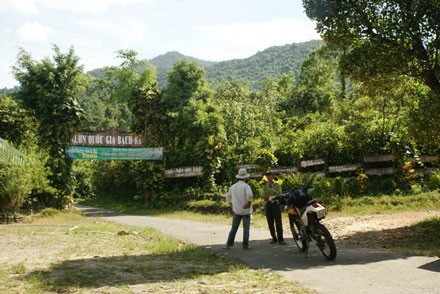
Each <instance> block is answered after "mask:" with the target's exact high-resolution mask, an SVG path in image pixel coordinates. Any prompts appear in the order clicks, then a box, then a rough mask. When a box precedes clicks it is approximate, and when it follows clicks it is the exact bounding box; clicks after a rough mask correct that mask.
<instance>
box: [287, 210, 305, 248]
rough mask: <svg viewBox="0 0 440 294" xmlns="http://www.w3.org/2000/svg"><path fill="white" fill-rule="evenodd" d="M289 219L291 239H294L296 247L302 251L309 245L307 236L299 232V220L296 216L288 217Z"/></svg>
mask: <svg viewBox="0 0 440 294" xmlns="http://www.w3.org/2000/svg"><path fill="white" fill-rule="evenodd" d="M289 220H290V231H291V232H292V236H293V240H294V241H295V244H296V246H297V247H298V249H299V250H300V251H302V252H305V251H306V250H307V248H308V247H309V243H308V242H307V236H304V234H303V233H302V232H301V222H300V220H299V218H298V217H296V218H294V217H289Z"/></svg>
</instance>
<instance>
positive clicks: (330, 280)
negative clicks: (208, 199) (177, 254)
mask: <svg viewBox="0 0 440 294" xmlns="http://www.w3.org/2000/svg"><path fill="white" fill-rule="evenodd" d="M76 206H77V208H78V209H80V210H81V211H82V212H83V214H84V215H86V216H89V217H101V218H103V219H106V220H108V221H112V222H116V223H120V224H124V225H128V226H134V227H152V228H155V229H157V230H158V231H161V232H163V233H165V234H167V235H170V236H173V237H175V238H177V239H179V240H181V241H184V242H186V243H192V244H196V245H198V246H203V247H206V248H210V249H211V250H213V251H215V252H218V253H219V254H225V255H228V256H231V257H233V258H237V259H239V260H240V261H242V262H243V263H245V264H246V265H248V266H250V267H252V268H258V269H267V270H270V271H272V272H274V273H277V274H279V275H281V276H282V277H284V278H285V279H286V280H287V281H295V282H298V283H301V284H303V285H304V286H305V287H307V288H309V289H313V290H315V291H316V292H317V293H323V294H336V293H338V294H345V293H347V294H351V293H356V294H370V293H375V294H395V293H406V294H412V293H414V294H419V293H420V294H422V293H423V294H424V293H429V294H440V259H439V258H438V257H426V256H413V255H404V254H398V253H391V252H388V251H385V250H374V249H366V248H359V247H355V246H349V245H343V244H338V242H337V241H336V246H337V249H338V256H337V257H336V259H335V260H334V261H330V262H329V261H327V260H326V259H325V258H324V257H323V256H322V255H321V253H320V252H319V251H318V249H317V248H316V246H314V245H312V246H311V247H310V250H309V254H308V257H307V258H305V255H304V253H302V252H300V251H298V249H297V248H296V246H295V243H294V241H293V240H292V238H290V237H288V235H287V234H286V236H285V240H286V243H287V245H278V244H277V245H272V244H269V241H270V235H269V232H268V230H263V229H256V228H253V227H252V225H251V232H250V247H252V250H249V251H245V250H242V247H241V241H242V232H243V231H242V228H241V227H240V229H239V231H238V232H237V236H236V244H235V246H233V247H231V249H230V250H228V251H225V250H223V246H224V244H225V243H226V239H227V235H228V233H229V229H230V226H229V225H222V224H213V223H206V222H195V221H187V220H176V219H168V218H162V217H153V216H135V215H127V214H122V213H118V212H115V211H112V210H107V209H101V208H94V207H87V206H82V205H76ZM439 246H440V244H439Z"/></svg>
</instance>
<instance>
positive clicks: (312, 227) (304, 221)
mask: <svg viewBox="0 0 440 294" xmlns="http://www.w3.org/2000/svg"><path fill="white" fill-rule="evenodd" d="M312 188H313V186H310V187H294V188H291V189H289V190H286V191H283V193H281V194H280V195H278V196H277V197H276V199H275V200H276V201H278V203H279V204H280V205H286V206H287V214H288V216H289V224H290V230H291V232H292V236H293V240H294V241H295V244H296V246H297V247H298V249H299V250H300V251H302V252H305V254H306V257H307V255H308V250H309V246H310V243H312V242H313V243H314V244H315V245H316V246H317V247H318V249H319V251H321V253H322V255H324V257H325V258H326V259H327V260H334V259H335V258H336V245H335V241H334V240H333V237H332V235H331V234H330V232H329V230H328V229H327V228H326V227H325V226H324V225H323V224H321V220H323V219H324V218H325V216H326V215H327V209H326V208H325V207H324V206H322V205H321V204H320V203H318V202H317V201H316V200H314V199H313V198H312V197H310V195H309V190H310V189H312Z"/></svg>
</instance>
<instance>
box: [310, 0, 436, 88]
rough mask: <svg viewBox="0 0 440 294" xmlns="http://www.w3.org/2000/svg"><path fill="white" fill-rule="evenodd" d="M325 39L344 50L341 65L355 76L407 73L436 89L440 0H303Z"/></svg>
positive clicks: (358, 77) (360, 77)
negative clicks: (439, 0)
mask: <svg viewBox="0 0 440 294" xmlns="http://www.w3.org/2000/svg"><path fill="white" fill-rule="evenodd" d="M303 5H304V7H305V11H306V14H307V16H308V17H309V18H311V19H312V20H314V21H316V23H317V30H318V32H319V33H320V34H321V36H322V38H323V39H324V41H326V42H327V43H328V44H334V45H337V46H340V47H341V48H342V49H343V50H344V55H343V62H342V66H343V67H344V69H345V71H346V72H347V73H348V74H350V75H351V76H352V77H355V78H357V79H359V80H364V79H365V78H367V79H368V78H370V77H374V76H377V75H383V76H385V75H389V74H394V75H401V74H403V75H410V76H413V77H415V78H416V79H418V80H421V81H423V83H424V84H425V85H426V86H428V87H429V88H430V89H432V90H433V91H434V92H435V93H437V94H439V93H440V82H439V76H440V66H439V65H440V64H439V63H440V59H439V58H438V50H439V46H440V45H439V36H438V32H439V31H440V22H439V21H438V20H439V19H440V2H438V1H426V0H412V1H408V0H394V1H391V0H382V1H365V0H354V1H340V0H303Z"/></svg>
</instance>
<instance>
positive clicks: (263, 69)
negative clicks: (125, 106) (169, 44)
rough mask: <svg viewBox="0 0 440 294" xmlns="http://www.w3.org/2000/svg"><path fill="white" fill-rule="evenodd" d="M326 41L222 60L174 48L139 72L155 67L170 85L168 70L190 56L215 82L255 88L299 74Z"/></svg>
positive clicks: (159, 78)
mask: <svg viewBox="0 0 440 294" xmlns="http://www.w3.org/2000/svg"><path fill="white" fill-rule="evenodd" d="M322 44H323V42H322V41H321V40H313V41H309V42H304V43H293V44H288V45H284V46H273V47H270V48H267V49H265V50H263V51H261V52H257V53H256V54H254V55H252V56H250V57H248V58H245V59H234V60H227V61H222V62H212V61H206V60H201V59H197V58H194V57H190V56H185V55H183V54H181V53H179V52H175V51H173V52H167V53H165V54H163V55H159V56H157V57H155V58H153V59H150V60H142V62H141V65H140V66H139V67H138V71H142V70H143V69H144V68H145V67H146V66H154V67H155V69H156V75H157V81H158V83H159V87H160V88H163V87H165V86H166V82H167V73H168V71H170V70H171V69H172V68H173V66H174V64H175V63H176V62H177V61H179V60H181V59H186V60H188V61H191V62H196V63H197V64H198V65H199V66H201V67H202V68H204V69H205V72H206V79H207V80H208V82H209V83H210V84H211V85H214V84H219V83H221V82H222V81H231V80H233V79H240V80H244V81H246V82H247V83H248V84H249V86H250V87H251V88H252V89H258V88H259V86H260V84H261V82H262V81H263V80H265V79H267V78H269V77H272V78H280V77H281V75H282V74H287V73H289V72H290V71H292V72H293V73H294V75H295V76H298V75H299V72H300V68H301V63H302V61H303V60H304V59H305V58H306V57H307V55H308V54H309V53H310V52H312V51H313V50H315V49H316V48H318V47H319V46H320V45H322ZM104 72H105V70H104V69H102V68H98V69H94V70H92V71H90V72H88V73H87V74H88V75H91V76H93V77H103V75H104Z"/></svg>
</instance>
